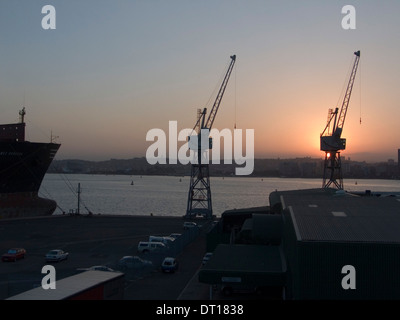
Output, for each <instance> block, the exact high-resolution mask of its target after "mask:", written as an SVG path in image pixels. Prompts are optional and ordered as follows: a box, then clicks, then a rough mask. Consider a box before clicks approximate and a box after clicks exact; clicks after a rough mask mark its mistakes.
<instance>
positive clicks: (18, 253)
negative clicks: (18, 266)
mask: <svg viewBox="0 0 400 320" xmlns="http://www.w3.org/2000/svg"><path fill="white" fill-rule="evenodd" d="M25 255H26V250H25V249H24V248H11V249H8V250H7V252H6V253H5V254H3V255H2V256H1V261H14V262H15V261H17V260H19V259H24V258H25Z"/></svg>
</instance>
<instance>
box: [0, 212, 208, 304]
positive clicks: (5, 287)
mask: <svg viewBox="0 0 400 320" xmlns="http://www.w3.org/2000/svg"><path fill="white" fill-rule="evenodd" d="M198 220H199V221H196V222H198V224H199V225H201V228H200V232H199V233H198V234H197V235H196V236H194V237H192V239H191V240H190V241H189V242H188V243H187V244H186V245H185V246H184V247H182V248H181V250H179V252H177V254H176V257H177V259H178V260H179V262H180V267H179V270H178V271H177V272H176V273H174V274H163V273H162V272H161V271H160V270H159V268H157V269H155V270H153V271H152V272H150V273H147V274H143V275H142V276H140V277H136V276H135V277H132V276H131V274H129V273H126V285H125V292H124V300H204V299H208V298H209V287H208V286H207V285H205V284H201V283H199V282H198V280H197V272H198V270H199V268H200V267H201V261H202V257H203V256H204V254H205V250H206V241H205V234H206V232H207V231H208V229H209V227H210V221H208V220H203V219H198ZM183 222H184V219H183V218H182V217H171V216H113V215H91V216H88V215H85V216H83V215H80V216H70V215H56V216H48V217H34V218H19V219H4V220H0V250H1V251H2V252H1V254H2V253H3V252H5V251H6V250H7V249H9V248H11V247H23V248H25V249H26V250H27V255H26V258H25V259H23V260H19V261H17V262H1V264H0V299H2V300H4V299H7V298H8V297H10V296H13V295H16V294H18V293H21V292H23V291H26V290H30V289H32V288H34V287H37V286H39V285H40V284H41V280H42V278H43V277H44V274H42V273H41V270H42V267H43V266H44V265H46V264H48V263H46V262H45V259H44V255H45V254H46V253H47V252H48V251H49V250H51V249H63V250H64V251H67V252H69V258H68V260H66V261H62V262H59V263H54V264H53V265H54V266H55V268H56V279H62V278H65V277H68V276H71V275H74V274H77V273H78V272H80V271H78V269H79V268H88V267H91V266H95V265H107V266H109V267H111V268H113V269H116V264H117V262H118V260H119V259H120V258H121V257H123V256H126V255H139V256H141V257H142V258H144V259H146V255H143V254H138V253H137V244H138V242H139V241H147V239H148V236H149V235H169V234H171V233H182V235H183V236H187V234H188V233H189V232H190V230H184V229H183ZM147 257H149V256H147Z"/></svg>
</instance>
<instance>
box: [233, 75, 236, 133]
mask: <svg viewBox="0 0 400 320" xmlns="http://www.w3.org/2000/svg"><path fill="white" fill-rule="evenodd" d="M236 76H237V68H235V125H234V127H233V129H236V109H237V97H236V95H237V90H236Z"/></svg>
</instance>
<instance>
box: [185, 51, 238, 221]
mask: <svg viewBox="0 0 400 320" xmlns="http://www.w3.org/2000/svg"><path fill="white" fill-rule="evenodd" d="M230 58H231V62H230V64H229V67H228V70H227V71H226V74H225V77H224V80H223V81H222V84H221V86H220V88H219V91H218V94H217V97H216V99H215V102H214V105H213V107H212V109H211V111H210V114H209V116H208V118H207V121H206V120H205V119H206V114H207V109H206V108H204V109H203V110H201V109H198V110H197V121H196V124H195V125H194V128H193V130H194V131H195V132H196V133H197V136H194V139H197V150H195V151H196V152H197V163H196V164H192V166H191V174H190V186H189V194H188V202H187V208H186V217H188V218H192V217H196V216H198V215H200V216H204V217H205V218H208V219H210V218H212V213H213V211H212V201H211V188H210V174H209V165H208V161H207V163H204V162H203V157H202V155H203V152H205V151H206V150H207V149H211V148H212V142H211V138H209V137H208V135H207V139H208V140H209V145H208V146H204V145H202V140H204V138H203V139H202V134H205V132H208V133H209V131H210V130H211V128H212V125H213V123H214V120H215V117H216V115H217V112H218V109H219V107H220V104H221V101H222V97H223V95H224V93H225V89H226V86H227V84H228V81H229V78H230V75H231V73H232V69H233V66H234V64H235V61H236V55H233V56H231V57H230ZM189 139H190V137H189ZM189 146H190V141H189Z"/></svg>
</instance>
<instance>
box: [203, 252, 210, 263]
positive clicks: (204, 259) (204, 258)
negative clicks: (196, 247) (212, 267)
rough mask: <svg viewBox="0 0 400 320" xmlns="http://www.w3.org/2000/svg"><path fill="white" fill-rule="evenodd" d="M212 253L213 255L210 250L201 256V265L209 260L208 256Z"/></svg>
mask: <svg viewBox="0 0 400 320" xmlns="http://www.w3.org/2000/svg"><path fill="white" fill-rule="evenodd" d="M212 255H213V253H212V252H207V253H206V254H205V255H204V257H203V262H202V264H203V266H204V265H205V264H206V263H207V262H208V260H210V258H211V256H212Z"/></svg>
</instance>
